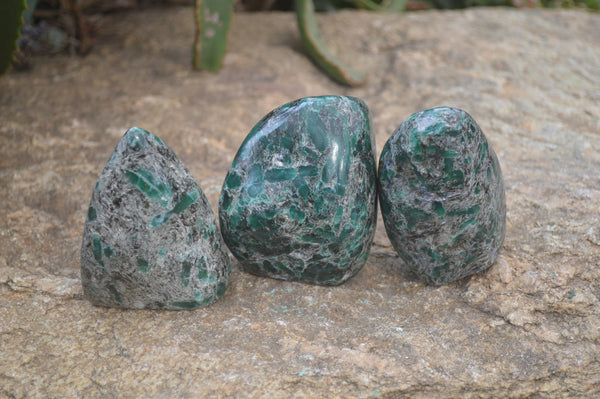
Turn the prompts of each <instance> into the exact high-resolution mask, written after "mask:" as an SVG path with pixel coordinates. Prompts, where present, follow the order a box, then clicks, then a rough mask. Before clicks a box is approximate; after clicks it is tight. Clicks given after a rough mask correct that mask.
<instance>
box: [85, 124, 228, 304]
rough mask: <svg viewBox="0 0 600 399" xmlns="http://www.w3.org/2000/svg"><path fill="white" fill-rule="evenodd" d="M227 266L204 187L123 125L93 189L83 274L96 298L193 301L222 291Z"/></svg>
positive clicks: (146, 137)
mask: <svg viewBox="0 0 600 399" xmlns="http://www.w3.org/2000/svg"><path fill="white" fill-rule="evenodd" d="M229 274H230V266H229V258H228V256H227V254H226V250H225V247H224V243H223V241H222V238H221V234H220V232H219V228H218V226H217V224H216V219H215V217H214V214H213V212H212V209H211V208H210V205H209V203H208V201H207V200H206V198H205V196H204V193H203V192H202V190H201V189H200V187H199V186H198V184H197V183H196V181H195V180H194V178H193V177H192V175H191V174H190V172H189V171H188V170H187V169H186V168H185V166H184V165H183V163H182V162H181V160H180V159H179V158H177V156H176V155H175V153H174V152H173V151H172V150H171V149H170V148H169V147H167V145H166V144H165V143H164V142H163V141H162V140H160V139H159V138H158V137H157V136H155V135H153V134H151V133H149V132H147V131H145V130H143V129H140V128H136V127H134V128H131V129H129V130H128V131H127V133H125V135H124V136H123V138H122V139H121V141H119V144H118V145H117V147H116V149H115V151H114V152H113V154H112V156H111V157H110V159H109V161H108V163H107V164H106V167H105V168H104V170H103V171H102V174H101V175H100V177H99V179H98V182H97V183H96V187H95V189H94V192H93V194H92V200H91V203H90V206H89V209H88V213H87V221H86V224H85V230H84V234H83V245H82V250H81V280H82V283H83V289H84V293H85V295H86V296H87V298H88V299H89V300H90V301H91V302H92V303H94V304H96V305H101V306H108V307H118V308H151V309H194V308H197V307H200V306H205V305H208V304H210V303H212V302H213V301H215V300H216V299H218V298H219V297H221V296H222V295H223V294H224V293H225V290H226V288H227V283H228V280H229Z"/></svg>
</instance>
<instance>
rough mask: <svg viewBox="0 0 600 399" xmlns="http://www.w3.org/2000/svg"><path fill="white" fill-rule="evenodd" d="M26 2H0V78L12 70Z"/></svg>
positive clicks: (18, 0)
mask: <svg viewBox="0 0 600 399" xmlns="http://www.w3.org/2000/svg"><path fill="white" fill-rule="evenodd" d="M25 8H26V5H25V1H24V0H2V1H0V76H1V75H4V74H5V73H6V71H8V69H9V68H10V65H11V62H12V60H13V53H14V52H15V50H16V49H17V38H18V37H19V35H20V28H21V25H23V18H22V14H23V11H24V10H25Z"/></svg>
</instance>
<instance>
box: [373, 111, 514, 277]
mask: <svg viewBox="0 0 600 399" xmlns="http://www.w3.org/2000/svg"><path fill="white" fill-rule="evenodd" d="M378 183H379V185H378V190H379V200H380V202H381V212H382V215H383V221H384V224H385V229H386V231H387V234H388V237H389V239H390V241H391V242H392V245H393V246H394V248H395V249H396V251H397V252H398V254H399V255H400V256H401V257H402V259H403V260H404V261H405V262H406V263H407V264H408V267H409V268H410V269H411V270H412V271H414V272H415V273H416V274H417V275H418V276H420V277H421V278H423V279H424V280H425V281H427V282H428V283H429V284H435V285H439V284H445V283H448V282H451V281H455V280H458V279H460V278H463V277H465V276H468V275H471V274H473V273H477V272H479V271H482V270H485V269H487V268H488V267H490V266H491V265H492V264H493V263H494V262H495V261H496V259H497V258H498V254H499V251H500V248H501V247H502V243H503V242H504V233H505V226H506V204H505V196H504V184H503V182H502V172H501V170H500V165H499V163H498V159H497V157H496V154H495V153H494V151H493V150H492V148H491V147H490V146H489V144H488V142H487V140H486V138H485V136H484V135H483V132H482V131H481V129H480V128H479V126H477V124H476V123H475V121H474V120H473V119H472V118H471V116H470V115H469V114H467V113H466V112H464V111H462V110H459V109H455V108H448V107H441V108H434V109H429V110H426V111H422V112H418V113H416V114H414V115H412V116H410V117H409V118H408V119H407V120H406V121H404V123H402V125H401V126H400V127H399V128H398V129H397V130H396V132H394V134H393V135H392V137H390V139H389V140H388V142H387V143H386V144H385V146H384V147H383V151H382V153H381V157H380V159H379V176H378Z"/></svg>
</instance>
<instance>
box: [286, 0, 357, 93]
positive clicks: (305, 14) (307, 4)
mask: <svg viewBox="0 0 600 399" xmlns="http://www.w3.org/2000/svg"><path fill="white" fill-rule="evenodd" d="M295 6H296V17H297V18H298V29H299V30H300V36H301V37H302V41H303V42H304V45H305V47H306V51H307V52H308V55H309V56H310V57H311V58H312V60H313V62H314V63H315V64H317V65H318V66H319V67H320V68H321V69H323V70H324V71H325V72H326V73H327V74H328V75H329V76H330V77H331V78H332V79H334V80H335V81H337V82H339V83H341V84H344V85H347V86H360V85H362V84H364V83H365V82H366V81H367V76H366V75H365V74H364V73H362V72H359V71H355V70H353V69H352V68H350V67H348V66H346V65H344V64H343V63H342V61H340V60H338V59H337V58H336V57H335V56H334V55H333V54H331V53H330V52H329V50H328V49H327V46H326V45H325V43H324V42H323V39H322V38H321V33H320V32H319V26H318V25H317V19H316V15H315V7H314V4H313V2H312V0H296V1H295Z"/></svg>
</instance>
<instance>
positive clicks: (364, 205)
mask: <svg viewBox="0 0 600 399" xmlns="http://www.w3.org/2000/svg"><path fill="white" fill-rule="evenodd" d="M375 167H376V165H375V138H374V136H373V134H372V132H371V126H370V117H369V111H368V109H367V107H366V105H365V104H364V102H362V101H361V100H359V99H357V98H352V97H338V96H324V97H308V98H303V99H300V100H297V101H294V102H291V103H289V104H286V105H283V106H281V107H279V108H277V109H275V110H274V111H272V112H271V113H270V114H268V115H267V116H265V117H264V118H263V119H262V120H261V121H260V122H259V123H258V124H257V125H256V126H255V127H254V128H253V129H252V131H251V132H250V133H249V134H248V136H247V137H246V139H245V141H244V142H243V144H242V146H241V147H240V149H239V151H238V153H237V155H236V156H235V159H234V161H233V164H232V165H231V168H230V170H229V173H228V174H227V177H226V179H225V182H224V184H223V189H222V191H221V198H220V201H219V219H220V223H221V229H222V231H223V238H224V239H225V242H226V243H227V246H228V247H229V249H230V250H231V252H232V253H233V254H234V255H235V257H236V258H237V259H238V260H239V261H240V263H241V265H242V268H243V269H244V270H245V271H247V272H250V273H253V274H256V275H259V276H266V277H272V278H278V279H284V280H293V281H302V282H306V283H313V284H323V285H337V284H341V283H343V282H344V281H346V280H348V279H349V278H351V277H352V276H354V275H355V274H356V273H358V271H359V270H360V269H361V268H362V266H363V265H364V264H365V262H366V260H367V256H368V254H369V249H370V246H371V243H372V241H373V235H374V233H375V224H376V212H377V193H376V191H377V190H376V169H375Z"/></svg>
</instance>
